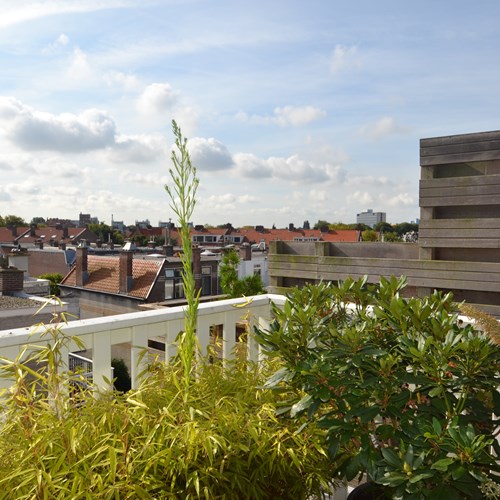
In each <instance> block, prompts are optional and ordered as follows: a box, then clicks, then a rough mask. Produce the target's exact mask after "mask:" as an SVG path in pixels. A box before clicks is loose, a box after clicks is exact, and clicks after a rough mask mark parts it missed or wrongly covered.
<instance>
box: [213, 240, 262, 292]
mask: <svg viewBox="0 0 500 500" xmlns="http://www.w3.org/2000/svg"><path fill="white" fill-rule="evenodd" d="M239 263H240V257H239V255H238V253H237V252H236V250H234V249H231V250H229V251H228V252H226V253H225V254H224V256H223V257H222V260H221V264H220V266H219V276H220V286H221V288H222V291H223V292H224V293H225V294H226V295H229V297H231V298H237V297H249V296H251V295H258V294H260V293H264V291H265V290H264V284H263V283H262V279H261V278H260V276H259V275H258V274H253V275H251V276H245V277H244V278H241V279H239V278H238V265H239Z"/></svg>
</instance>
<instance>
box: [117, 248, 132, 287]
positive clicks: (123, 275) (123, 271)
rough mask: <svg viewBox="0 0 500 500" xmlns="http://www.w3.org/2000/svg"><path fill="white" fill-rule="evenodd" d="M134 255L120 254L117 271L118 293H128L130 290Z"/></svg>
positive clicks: (129, 253) (128, 253)
mask: <svg viewBox="0 0 500 500" xmlns="http://www.w3.org/2000/svg"><path fill="white" fill-rule="evenodd" d="M133 259H134V254H133V253H132V252H120V257H119V269H118V281H119V284H118V292H119V293H128V292H130V290H131V289H132V284H133V280H134V278H133V275H132V267H133V266H132V262H133Z"/></svg>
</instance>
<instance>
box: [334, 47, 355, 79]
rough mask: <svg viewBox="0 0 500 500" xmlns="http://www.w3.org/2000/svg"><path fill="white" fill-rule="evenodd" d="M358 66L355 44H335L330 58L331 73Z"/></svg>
mask: <svg viewBox="0 0 500 500" xmlns="http://www.w3.org/2000/svg"><path fill="white" fill-rule="evenodd" d="M359 66H360V61H359V58H358V48H357V47H356V46H355V45H352V46H351V47H346V46H344V45H336V46H335V49H334V50H333V54H332V58H331V60H330V71H331V72H332V73H333V74H338V73H341V72H343V71H345V70H348V69H351V68H357V67H359Z"/></svg>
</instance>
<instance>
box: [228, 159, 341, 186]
mask: <svg viewBox="0 0 500 500" xmlns="http://www.w3.org/2000/svg"><path fill="white" fill-rule="evenodd" d="M234 162H235V165H236V169H237V171H238V173H239V174H240V175H242V176H243V177H247V178H263V179H265V178H275V179H279V180H282V181H290V182H292V183H297V182H304V183H315V182H328V181H331V182H336V183H339V184H342V183H344V181H345V172H344V169H343V168H342V166H341V165H338V164H333V163H328V162H322V163H316V162H311V161H306V160H304V159H302V158H301V157H300V156H299V155H297V154H295V155H291V156H288V157H275V156H271V157H269V158H267V159H261V158H258V157H257V156H255V155H252V154H247V153H238V154H236V155H234Z"/></svg>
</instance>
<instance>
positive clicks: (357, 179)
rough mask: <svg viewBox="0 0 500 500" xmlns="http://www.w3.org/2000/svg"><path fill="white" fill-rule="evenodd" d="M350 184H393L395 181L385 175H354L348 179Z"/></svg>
mask: <svg viewBox="0 0 500 500" xmlns="http://www.w3.org/2000/svg"><path fill="white" fill-rule="evenodd" d="M347 185H348V186H375V187H382V186H392V185H394V181H392V180H391V179H389V178H388V177H385V176H380V177H374V176H373V175H365V176H353V177H349V179H348V180H347Z"/></svg>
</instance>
